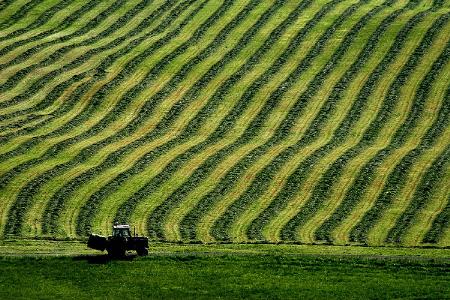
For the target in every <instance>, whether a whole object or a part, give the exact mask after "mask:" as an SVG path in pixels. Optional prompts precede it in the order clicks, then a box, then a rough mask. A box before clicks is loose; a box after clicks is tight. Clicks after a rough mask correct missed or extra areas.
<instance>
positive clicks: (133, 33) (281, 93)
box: [0, 0, 450, 297]
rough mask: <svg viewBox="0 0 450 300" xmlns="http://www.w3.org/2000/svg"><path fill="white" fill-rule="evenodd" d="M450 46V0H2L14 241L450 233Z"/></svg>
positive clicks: (1, 80) (414, 243)
mask: <svg viewBox="0 0 450 300" xmlns="http://www.w3.org/2000/svg"><path fill="white" fill-rule="evenodd" d="M449 58H450V1H447V0H303V1H299V0H266V1H258V0H222V1H218V0H90V1H81V0H4V1H1V2H0V239H16V238H17V239H20V238H45V239H59V240H61V239H72V240H77V239H82V238H84V237H86V236H87V235H88V234H89V233H90V232H96V233H100V234H107V233H108V232H110V230H111V225H112V224H113V223H114V222H116V221H118V222H121V223H129V224H131V225H132V226H136V229H137V232H139V233H140V234H145V235H148V236H149V237H150V239H151V240H152V241H158V242H186V243H215V242H227V243H237V244H239V243H277V244H280V243H281V244H282V243H287V244H289V243H298V244H334V245H368V246H402V247H403V246H406V247H424V246H427V247H430V246H431V247H438V248H446V247H449V246H450V184H449V183H450V159H449V157H450V117H449V113H450V60H449ZM358 249H360V248H358ZM361 249H362V248H361ZM21 259H22V258H21ZM21 259H19V260H21ZM204 259H205V258H203V257H201V258H199V259H198V260H193V261H192V262H187V263H188V264H190V263H192V264H194V265H195V264H197V263H200V262H202V261H203V260H204ZM258 259H259V258H258ZM261 259H262V258H261ZM271 259H272V258H270V259H269V260H271ZM273 259H275V258H273ZM13 260H14V259H11V260H10V259H9V258H8V259H5V260H3V261H2V264H5V268H6V267H7V265H8V264H10V263H11V261H13ZM219 261H220V262H219V263H224V264H225V265H226V264H228V263H229V261H228V258H226V257H225V258H220V259H219ZM300 261H303V260H302V259H300ZM23 262H24V264H27V263H30V264H36V263H37V262H36V261H34V260H32V259H28V258H23ZM42 263H43V264H47V263H48V264H52V263H55V264H64V263H69V264H71V265H74V268H78V267H79V265H78V264H82V263H84V262H80V261H71V260H68V259H66V258H65V259H53V258H51V259H42ZM155 263H156V262H155V261H154V260H153V259H152V258H149V259H143V260H139V261H138V262H137V264H144V265H145V264H149V265H152V264H155ZM171 263H172V261H171V260H170V259H168V258H167V259H166V258H165V259H164V261H163V262H161V264H169V265H170V264H171ZM210 263H211V265H213V264H214V261H209V260H207V261H206V262H205V264H206V265H208V264H210ZM246 263H247V262H242V264H244V265H245V264H246ZM268 263H271V262H268ZM120 264H121V262H117V264H116V263H112V264H111V268H112V269H111V272H113V273H114V267H115V266H116V265H120ZM125 264H126V263H125ZM324 264H325V265H326V264H327V262H324ZM355 264H357V263H356V262H355ZM159 267H161V266H158V267H157V268H159ZM385 267H386V266H380V268H381V269H380V270H384V269H383V268H385ZM207 268H209V267H207ZM336 268H337V269H336V272H337V271H338V270H340V268H344V269H345V268H346V266H345V265H340V264H338V265H337V267H336ZM386 268H388V267H386ZM414 268H415V267H414ZM97 271H98V270H97ZM97 271H92V272H97ZM18 272H19V271H18ZM230 272H232V271H230ZM289 272H290V271H289ZM380 272H383V271H380ZM96 274H100V273H96ZM55 276H58V275H57V274H55ZM96 276H97V275H96ZM218 276H219V275H218ZM220 276H226V277H227V276H229V274H227V273H224V274H221V275H220ZM273 276H276V274H275V273H274V274H273ZM311 276H313V275H311ZM314 276H315V275H314ZM405 276H408V275H407V274H406V275H405ZM248 279H249V280H250V278H248ZM52 280H53V279H52ZM55 280H56V279H55ZM74 280H75V281H76V280H77V279H76V278H74ZM130 280H131V278H130ZM161 280H163V279H161ZM261 280H263V279H261ZM292 282H294V281H292ZM224 284H225V283H224ZM227 284H228V283H227ZM229 284H232V282H230V283H229ZM386 284H387V285H390V284H391V283H389V280H388V279H387V281H386ZM148 288H149V289H151V287H150V286H149V287H148ZM230 288H231V287H230ZM231 289H232V288H231ZM289 289H290V287H289V286H287V287H286V293H287V291H288V290H289ZM368 289H369V287H368ZM325 290H326V289H325ZM160 292H161V293H162V294H161V295H163V294H164V293H163V291H160ZM249 292H250V290H249ZM341 292H344V291H341ZM80 293H83V291H82V290H80ZM167 293H169V294H167V295H170V292H169V291H167ZM324 293H325V294H323V296H326V295H328V294H326V291H324ZM337 293H340V292H337ZM164 295H166V294H164ZM232 295H233V294H232ZM246 295H247V294H246ZM433 295H436V296H438V294H433ZM0 296H1V295H0ZM336 296H339V294H336ZM372 296H375V294H373V295H372ZM389 296H393V297H394V296H395V295H389ZM407 296H408V295H407Z"/></svg>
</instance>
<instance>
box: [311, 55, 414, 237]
mask: <svg viewBox="0 0 450 300" xmlns="http://www.w3.org/2000/svg"><path fill="white" fill-rule="evenodd" d="M389 53H391V52H389ZM418 53H420V52H417V51H416V55H417V54H418ZM405 68H406V67H404V70H407V71H408V72H409V71H412V70H411V69H410V68H407V69H405ZM405 72H406V71H405ZM408 74H409V73H408ZM391 86H392V87H394V86H395V85H394V84H392V85H391ZM387 109H389V108H384V110H385V111H386V110H387ZM373 126H375V125H373ZM377 126H378V125H377ZM371 137H372V138H373V136H372V135H371ZM368 138H369V136H365V137H363V139H362V140H361V142H360V143H359V144H358V145H356V146H354V147H353V148H351V149H349V150H347V152H346V153H345V154H344V155H343V156H342V157H341V158H339V160H337V162H336V163H335V164H334V165H333V166H332V168H330V171H328V172H330V174H336V175H330V177H332V178H336V176H338V174H340V173H341V172H342V169H343V167H344V166H345V165H346V163H348V162H349V161H351V159H352V158H354V157H355V156H356V155H357V153H356V152H355V151H356V149H358V148H360V147H364V145H367V143H366V139H368ZM364 181H365V180H364ZM355 184H356V183H354V185H353V186H352V187H351V188H350V190H349V191H351V190H352V189H355ZM348 195H349V194H347V196H345V198H344V199H343V201H342V203H341V204H340V206H339V207H338V208H337V209H336V211H335V212H334V213H333V215H332V216H331V217H330V218H329V219H328V220H327V221H326V222H325V223H324V224H323V225H322V226H321V228H320V229H319V231H318V233H317V238H319V239H322V238H323V239H326V240H330V239H331V235H330V234H331V231H332V230H333V228H334V227H336V226H338V224H339V220H342V219H341V218H342V217H343V216H345V215H347V214H348V213H349V211H350V210H351V209H352V207H354V205H356V203H355V202H352V201H350V198H349V197H348ZM352 199H353V200H356V199H357V198H352ZM351 203H352V204H351ZM331 224H333V225H331ZM321 232H324V233H325V232H327V233H326V235H323V234H322V233H321Z"/></svg>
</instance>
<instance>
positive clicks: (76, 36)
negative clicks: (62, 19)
mask: <svg viewBox="0 0 450 300" xmlns="http://www.w3.org/2000/svg"><path fill="white" fill-rule="evenodd" d="M86 8H87V9H89V11H88V12H87V14H86V17H85V19H83V20H82V23H81V24H79V25H81V26H80V28H77V27H78V26H75V25H74V26H71V27H70V28H71V29H73V27H74V28H75V29H76V30H73V32H72V31H71V32H70V34H67V35H61V33H54V34H52V35H50V36H48V37H47V38H46V39H43V40H38V41H35V43H34V44H32V45H30V46H31V47H30V48H29V49H28V50H25V49H26V47H23V48H22V47H21V46H23V45H20V43H17V44H19V45H18V46H19V47H18V48H17V49H11V48H14V47H13V46H14V45H15V44H12V45H10V46H7V47H4V48H3V49H1V50H0V55H1V56H0V59H1V60H0V62H1V65H0V66H1V69H2V70H5V71H8V70H9V68H11V67H12V71H14V70H16V71H17V69H18V68H25V67H27V66H28V67H29V66H30V65H31V66H32V64H33V63H34V65H37V64H36V62H40V61H45V59H46V58H47V57H48V54H53V56H55V57H56V58H59V57H58V52H57V51H58V50H59V51H60V52H64V50H65V49H67V46H68V45H70V44H73V43H74V42H77V41H82V40H85V39H89V33H92V34H93V35H94V36H95V35H96V33H97V34H98V33H100V32H101V31H102V26H100V27H99V26H98V25H99V24H102V23H104V24H108V25H111V24H113V23H114V21H115V20H117V18H119V17H120V15H121V12H122V13H123V10H124V9H125V10H126V9H127V6H124V2H123V1H120V0H116V1H115V2H111V1H108V2H106V3H102V4H99V5H97V6H94V7H89V6H88V7H86ZM65 46H66V47H65ZM64 47H65V48H64ZM49 48H50V49H49ZM60 49H62V50H60ZM10 50H11V53H8V52H10ZM23 50H25V51H23ZM44 50H47V51H44ZM5 54H6V55H5ZM29 58H32V59H31V60H29ZM28 69H30V70H32V67H29V68H28ZM26 70H27V69H25V71H26ZM25 71H23V72H22V73H23V74H24V75H26V74H27V73H26V72H25ZM16 76H18V78H20V76H21V73H17V74H16ZM9 77H10V76H8V77H6V79H7V80H5V82H4V83H3V84H2V85H1V88H2V90H4V91H7V90H9V89H11V88H13V87H14V86H15V84H14V82H13V83H8V80H9V81H11V80H14V78H9ZM4 98H5V96H3V95H2V98H0V99H1V100H2V102H1V103H0V104H1V106H0V107H1V108H4V107H5V106H6V104H7V103H14V102H12V101H11V100H9V101H4ZM16 101H17V100H16Z"/></svg>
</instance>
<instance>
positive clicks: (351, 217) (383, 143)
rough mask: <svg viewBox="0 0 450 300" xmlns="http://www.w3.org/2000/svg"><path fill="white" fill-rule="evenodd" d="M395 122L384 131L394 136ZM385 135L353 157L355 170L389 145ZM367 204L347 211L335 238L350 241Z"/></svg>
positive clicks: (360, 204)
mask: <svg viewBox="0 0 450 300" xmlns="http://www.w3.org/2000/svg"><path fill="white" fill-rule="evenodd" d="M424 25H425V24H424ZM419 73H420V72H418V71H417V73H416V76H419V78H420V74H419ZM405 99H409V98H408V97H405ZM405 102H406V101H405ZM398 114H399V115H404V114H403V113H402V112H401V110H399V112H398ZM394 123H395V124H398V125H397V126H396V127H394V128H392V130H389V127H388V126H385V128H387V129H385V130H383V133H384V132H391V136H392V135H393V134H394V133H395V130H396V129H398V128H399V127H400V126H401V125H402V123H400V124H399V123H397V122H395V120H394ZM386 130H387V131H386ZM385 137H387V135H384V136H383V137H379V138H378V144H377V147H375V146H372V147H371V148H368V149H367V150H365V151H363V152H361V153H359V154H358V155H357V156H356V157H355V158H353V159H352V160H353V161H354V162H355V163H356V165H354V166H356V167H357V168H358V169H356V170H355V171H356V172H358V170H360V169H361V168H362V166H363V165H364V164H366V163H367V162H368V161H369V160H370V159H371V158H372V157H373V156H374V155H375V154H376V153H377V152H378V151H379V150H380V149H382V148H383V147H387V146H388V145H389V143H390V140H387V138H385ZM374 143H375V142H374ZM373 189H374V192H375V193H376V191H377V190H378V187H375V186H373ZM365 192H366V193H367V191H365ZM367 195H369V194H367ZM367 205H369V203H368V202H364V201H359V202H358V203H357V204H356V206H355V207H354V208H353V209H352V211H351V212H349V213H347V218H346V219H345V220H343V221H342V223H341V224H340V225H339V226H338V227H337V228H335V229H334V230H333V232H334V233H333V236H334V239H335V240H337V241H339V242H342V243H348V238H349V233H350V230H351V228H352V227H353V225H354V224H356V223H357V220H358V219H360V218H362V216H363V214H364V211H366V209H364V207H365V206H367ZM350 222H351V223H350Z"/></svg>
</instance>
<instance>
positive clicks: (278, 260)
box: [0, 240, 450, 299]
mask: <svg viewBox="0 0 450 300" xmlns="http://www.w3.org/2000/svg"><path fill="white" fill-rule="evenodd" d="M83 247H85V246H84V244H81V243H79V242H54V241H33V240H29V241H2V242H0V269H1V270H2V272H1V273H0V298H1V299H37V298H40V299H42V298H45V299H67V298H78V299H85V298H90V299H92V298H94V299H95V298H101V299H104V298H107V299H120V298H121V299H132V298H134V299H135V298H158V299H161V298H165V299H168V298H169V299H170V298H172V299H173V298H177V299H180V298H183V299H184V298H195V299H198V298H205V299H211V298H225V299H242V298H257V299H261V298H263V299H299V298H301V299H313V298H314V299H318V298H319V299H320V298H322V299H324V298H327V299H343V298H345V299H360V298H361V297H364V298H367V299H379V298H434V299H444V298H446V297H448V295H449V293H450V284H449V283H450V274H449V273H448V269H449V267H450V259H449V256H448V253H447V252H446V251H445V250H438V249H421V250H418V251H411V250H408V249H399V248H392V249H390V248H385V249H382V248H362V247H334V246H328V247H325V246H317V247H315V246H300V245H290V246H286V245H285V246H281V245H184V246H183V245H168V244H155V245H152V246H151V247H150V254H149V256H148V257H144V258H141V257H135V256H134V255H130V254H129V256H128V257H127V259H124V260H120V261H110V260H108V258H107V257H106V256H105V255H102V254H100V253H97V254H95V253H94V252H92V251H89V250H85V249H84V248H83ZM52 250H53V251H54V253H55V255H48V253H49V252H50V253H51V251H52ZM39 251H41V254H40V255H39ZM56 254H58V255H59V256H57V255H56ZM419 254H421V255H422V256H418V255H419ZM398 255H400V256H398Z"/></svg>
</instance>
